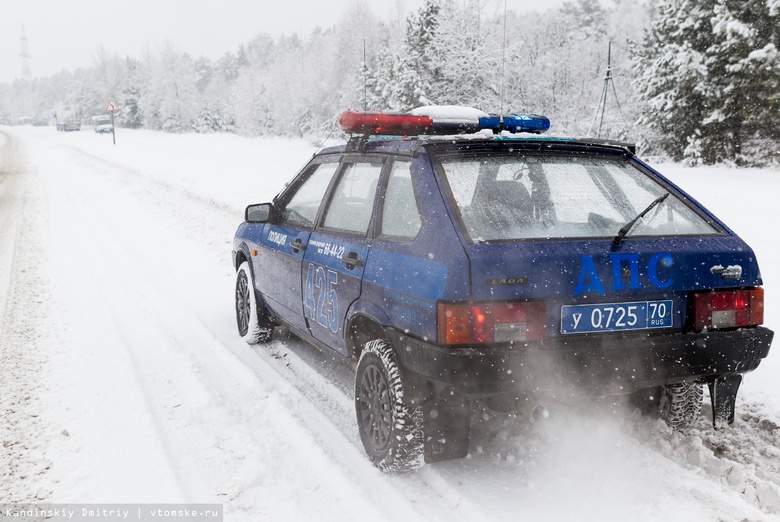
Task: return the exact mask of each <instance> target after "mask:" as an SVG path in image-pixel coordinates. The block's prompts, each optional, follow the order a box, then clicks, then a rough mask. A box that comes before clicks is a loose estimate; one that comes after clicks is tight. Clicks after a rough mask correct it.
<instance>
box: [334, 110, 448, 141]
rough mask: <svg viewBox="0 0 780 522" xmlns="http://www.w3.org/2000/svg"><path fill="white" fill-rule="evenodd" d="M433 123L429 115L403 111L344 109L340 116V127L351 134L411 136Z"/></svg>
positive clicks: (420, 132) (421, 132) (423, 132)
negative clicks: (417, 114) (384, 111)
mask: <svg viewBox="0 0 780 522" xmlns="http://www.w3.org/2000/svg"><path fill="white" fill-rule="evenodd" d="M432 125H433V121H432V120H431V118H429V117H427V116H413V115H411V114H401V113H389V112H387V113H383V112H357V111H344V112H342V113H341V116H339V128H341V130H343V131H344V132H346V133H349V134H386V135H392V136H409V135H416V134H425V131H426V130H427V129H429V128H431V126H432Z"/></svg>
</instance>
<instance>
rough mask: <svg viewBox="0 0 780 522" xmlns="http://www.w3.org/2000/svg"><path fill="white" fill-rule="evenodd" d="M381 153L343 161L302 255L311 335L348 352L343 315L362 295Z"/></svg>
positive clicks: (305, 311)
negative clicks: (317, 224)
mask: <svg viewBox="0 0 780 522" xmlns="http://www.w3.org/2000/svg"><path fill="white" fill-rule="evenodd" d="M383 164H384V163H383V160H382V158H373V159H366V158H361V159H359V160H354V161H350V160H347V161H345V162H344V167H343V169H342V171H341V174H340V176H339V178H338V181H337V182H336V183H335V185H334V187H333V189H332V191H331V193H330V196H329V199H328V203H327V206H326V207H325V209H324V211H323V215H322V217H321V218H320V225H319V226H318V227H317V229H316V230H314V232H312V234H311V237H310V239H309V245H308V248H307V249H306V252H305V254H304V259H303V279H304V314H305V315H306V318H307V319H308V321H309V326H310V328H311V333H312V336H314V337H315V338H316V339H318V340H320V341H322V342H324V343H325V344H327V345H328V346H330V347H331V348H333V349H334V350H336V351H338V352H340V353H342V354H343V355H346V354H347V349H346V343H345V339H344V319H345V317H346V313H347V310H348V309H349V306H350V305H351V304H352V303H353V302H354V301H355V300H356V299H357V298H358V297H359V296H360V291H361V283H362V278H363V267H364V266H365V263H366V259H367V258H368V255H369V237H370V230H371V226H372V223H373V215H374V208H375V202H376V194H377V186H378V184H379V178H380V176H381V173H382V168H383Z"/></svg>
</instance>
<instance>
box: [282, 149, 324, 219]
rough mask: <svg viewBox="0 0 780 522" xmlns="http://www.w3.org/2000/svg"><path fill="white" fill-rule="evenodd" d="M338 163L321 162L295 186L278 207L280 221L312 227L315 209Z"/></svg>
mask: <svg viewBox="0 0 780 522" xmlns="http://www.w3.org/2000/svg"><path fill="white" fill-rule="evenodd" d="M337 168H338V163H322V164H320V165H317V166H316V167H315V170H314V172H313V173H312V174H310V175H309V177H308V178H307V179H306V180H305V181H304V182H303V183H302V184H301V185H300V186H299V187H298V188H297V190H296V191H295V193H294V194H293V195H292V197H291V198H290V199H289V200H288V201H287V204H285V205H284V206H283V207H282V208H281V209H280V215H281V219H282V221H284V222H286V223H290V224H293V225H300V226H303V227H310V228H311V227H314V221H315V220H316V219H317V211H318V210H319V208H320V204H321V203H322V198H323V197H324V196H325V191H326V190H328V185H329V184H330V180H331V179H332V178H333V174H334V173H335V172H336V169H337Z"/></svg>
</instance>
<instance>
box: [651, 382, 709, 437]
mask: <svg viewBox="0 0 780 522" xmlns="http://www.w3.org/2000/svg"><path fill="white" fill-rule="evenodd" d="M703 397H704V391H703V387H702V385H701V384H697V383H693V382H681V383H677V384H669V385H666V386H664V387H663V388H662V390H661V403H660V412H661V418H662V419H663V420H664V421H666V424H668V425H669V426H670V427H671V428H673V429H675V430H686V429H688V428H691V427H692V426H693V425H694V424H695V423H696V421H697V420H698V418H699V416H700V415H701V403H702V398H703Z"/></svg>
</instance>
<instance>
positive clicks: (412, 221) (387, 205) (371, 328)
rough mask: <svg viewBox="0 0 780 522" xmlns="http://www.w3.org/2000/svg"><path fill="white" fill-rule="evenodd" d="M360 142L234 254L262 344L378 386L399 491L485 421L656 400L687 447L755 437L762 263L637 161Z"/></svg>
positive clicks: (489, 127) (564, 145) (392, 140)
mask: <svg viewBox="0 0 780 522" xmlns="http://www.w3.org/2000/svg"><path fill="white" fill-rule="evenodd" d="M339 124H340V126H341V128H342V129H343V130H344V131H345V133H347V134H350V135H351V137H350V139H349V141H348V143H347V144H346V145H343V146H338V147H333V148H328V149H325V150H322V151H320V152H318V153H317V154H315V155H314V157H313V158H312V159H311V161H309V163H308V164H307V165H306V166H305V167H304V168H303V169H302V170H301V171H300V172H299V173H298V174H297V175H296V176H295V177H294V178H293V180H292V181H291V182H290V184H289V185H288V186H287V187H286V188H285V189H284V190H283V191H282V192H281V193H280V194H279V195H278V196H276V198H275V199H274V200H273V202H271V203H263V204H257V205H250V206H249V207H247V209H246V214H245V221H244V222H243V223H242V224H241V225H240V226H239V227H238V230H237V232H236V234H235V239H234V243H233V262H234V266H235V268H236V271H237V279H236V318H237V324H238V331H239V333H240V335H241V336H242V337H243V338H244V339H245V340H246V341H247V342H248V343H250V344H254V343H262V342H267V341H269V340H271V338H272V334H273V330H274V328H275V327H276V326H279V325H283V326H284V327H286V328H288V329H289V330H290V331H292V332H294V333H295V334H296V335H298V336H300V337H301V338H303V339H305V340H307V341H309V342H310V343H312V344H314V345H316V346H318V347H320V348H322V349H323V350H326V351H329V352H332V353H334V354H338V356H339V357H341V358H343V359H344V361H346V362H349V363H351V365H352V366H353V368H354V369H355V370H356V379H355V408H356V418H357V426H358V430H359V432H360V436H361V439H362V441H363V444H364V446H365V449H366V451H367V453H368V455H369V457H370V458H371V460H372V461H373V462H374V463H375V464H376V465H377V466H378V467H380V468H381V469H383V470H405V469H413V468H416V467H418V466H420V465H422V464H423V463H424V462H434V461H439V460H444V459H451V458H459V457H463V456H465V455H466V453H467V452H468V445H469V431H470V419H471V412H472V409H473V407H474V405H475V403H476V402H477V401H484V403H485V404H487V405H488V406H489V407H491V408H493V409H496V410H499V411H518V412H522V413H525V414H527V415H530V416H531V417H533V416H543V415H544V414H545V412H546V410H545V407H546V405H548V404H551V403H552V402H554V401H560V400H565V399H567V398H570V397H581V396H583V395H584V396H588V395H590V396H609V395H633V396H634V397H641V398H642V399H643V401H644V402H645V403H647V404H649V405H651V406H652V408H653V409H654V410H655V411H657V412H659V413H660V415H661V416H662V417H663V418H664V419H665V420H666V422H667V423H669V424H670V425H671V426H673V427H674V428H679V429H684V428H686V427H689V426H690V425H691V424H692V423H694V422H695V421H696V420H697V418H698V416H699V415H700V410H701V405H702V400H703V386H704V385H707V386H708V387H709V391H710V397H711V400H712V404H713V412H714V413H713V424H714V425H715V427H716V428H720V427H722V426H725V425H727V424H730V423H732V422H733V420H734V404H735V399H736V396H737V392H738V389H739V386H740V383H741V380H742V375H743V374H744V373H746V372H750V371H752V370H754V369H756V367H757V366H758V365H759V363H760V362H761V360H762V359H763V358H764V357H766V356H767V354H768V351H769V347H770V343H771V340H772V337H773V332H772V331H771V330H769V329H767V328H764V327H762V326H761V324H762V322H763V307H764V291H763V289H762V287H761V284H762V281H761V274H760V271H759V267H758V263H757V261H756V258H755V255H754V254H753V252H752V251H751V249H750V247H748V246H747V245H746V244H745V243H744V242H743V241H742V240H741V239H740V238H739V237H738V236H737V235H736V234H735V233H734V232H733V231H731V230H730V229H729V228H728V227H727V226H726V225H725V224H724V223H722V222H721V221H720V220H718V218H716V217H715V216H714V215H712V214H711V213H710V212H709V211H708V210H707V209H705V208H704V207H703V206H702V205H701V204H699V203H698V202H697V201H695V200H694V199H693V198H692V197H691V196H689V195H688V194H686V193H685V192H683V191H682V190H681V189H680V188H678V187H676V186H675V185H674V184H673V183H671V182H670V181H669V180H668V179H666V178H665V177H663V176H662V175H661V174H660V173H658V172H656V171H655V170H654V169H652V168H651V167H649V166H648V165H646V164H645V163H643V162H642V161H640V160H639V159H638V158H637V157H636V156H635V155H634V151H633V148H632V147H631V146H628V145H625V144H619V143H608V142H603V141H597V140H587V139H565V138H557V137H545V136H542V135H541V134H542V133H543V132H544V131H545V130H547V129H548V128H549V125H550V122H549V120H548V119H547V118H544V117H542V116H535V115H529V116H525V115H516V114H510V115H492V114H487V113H483V112H481V111H478V110H476V109H470V108H454V107H423V108H420V109H416V110H414V111H411V112H409V113H402V114H388V113H361V112H355V111H347V112H345V113H343V114H342V115H341V117H340V120H339Z"/></svg>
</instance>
